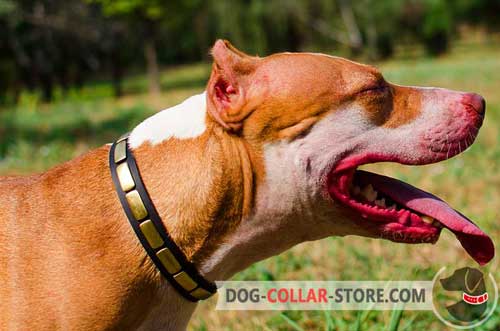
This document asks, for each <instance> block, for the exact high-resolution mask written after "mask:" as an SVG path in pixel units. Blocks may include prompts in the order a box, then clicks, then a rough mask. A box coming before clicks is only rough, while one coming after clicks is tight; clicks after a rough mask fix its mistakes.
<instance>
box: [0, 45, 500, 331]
mask: <svg viewBox="0 0 500 331" xmlns="http://www.w3.org/2000/svg"><path fill="white" fill-rule="evenodd" d="M379 67H380V68H381V70H382V71H383V72H384V74H385V76H386V77H387V79H388V80H390V81H391V82H394V83H398V84H410V85H424V86H440V87H446V88H451V89H457V90H468V91H475V92H478V93H480V94H482V95H483V96H484V97H485V98H486V100H487V116H486V120H485V123H484V125H483V128H482V130H481V131H480V134H479V137H478V138H477V141H476V143H475V144H474V145H473V146H472V147H471V148H470V149H469V150H468V151H466V152H465V153H463V154H461V155H460V156H457V157H455V158H453V159H451V160H448V161H445V162H441V163H439V164H435V165H429V166H423V167H407V166H401V165H394V164H376V165H370V166H367V167H366V168H367V169H371V170H373V171H376V172H378V173H383V174H387V175H390V176H394V177H397V178H400V179H403V180H405V181H408V182H410V183H412V184H414V185H416V186H419V187H421V188H423V189H425V190H428V191H431V192H433V193H436V194H437V195H439V196H441V197H443V198H444V199H445V200H446V201H448V202H449V203H451V204H452V205H453V206H455V207H456V208H457V209H460V210H461V211H463V213H464V214H466V215H468V216H470V217H471V218H472V219H474V220H475V221H476V222H477V223H478V224H479V225H480V226H481V227H482V228H484V229H485V230H486V231H487V232H488V233H489V234H490V235H491V236H492V237H493V239H494V241H496V242H498V240H499V239H500V222H499V216H500V215H499V209H500V147H499V146H500V78H499V76H498V75H499V74H500V47H494V46H490V47H487V48H484V47H483V48H466V47H462V46H461V47H459V48H457V50H456V51H455V52H454V53H453V54H451V55H449V56H446V57H442V58H438V59H432V58H423V59H411V58H410V59H397V60H392V61H388V62H384V63H381V64H379ZM208 74H209V65H207V64H199V65H195V66H183V67H180V68H173V69H169V70H166V71H164V72H163V75H162V86H163V88H164V93H163V94H162V96H161V97H159V98H155V99H153V98H151V97H149V96H148V95H147V94H145V93H144V91H145V90H146V80H145V78H144V77H143V76H137V77H132V78H129V79H127V81H126V82H125V84H124V88H125V91H126V92H127V95H126V96H125V97H123V98H120V99H118V100H115V99H113V98H112V90H111V87H110V85H109V84H108V83H106V82H102V83H99V84H97V85H96V86H89V87H86V88H85V89H84V91H83V92H76V91H74V92H71V93H70V94H69V95H67V96H60V97H59V98H58V100H57V101H56V102H54V103H52V104H40V102H39V100H38V98H37V97H36V96H33V95H24V96H23V98H22V102H21V103H20V104H19V105H18V106H16V107H12V108H9V109H4V110H0V173H1V174H12V173H30V172H37V171H43V170H45V169H47V168H49V167H51V166H53V165H55V164H57V163H60V162H62V161H65V160H68V159H71V158H73V157H75V156H76V155H79V154H81V153H83V152H85V151H86V150H88V149H90V148H93V147H96V146H99V145H102V144H104V143H107V142H110V141H112V140H113V139H114V138H116V137H118V136H120V135H121V134H122V133H124V132H127V131H129V130H130V129H131V128H133V127H134V126H135V125H136V124H137V123H139V122H140V121H141V120H142V119H144V118H146V117H147V116H149V115H151V114H153V113H154V112H155V111H158V110H160V109H162V108H166V107H168V106H170V105H173V104H176V103H178V102H179V101H181V100H183V99H184V98H186V97H187V96H189V95H192V94H194V93H198V92H200V91H201V90H202V89H203V85H204V82H205V81H206V78H207V77H208ZM498 261H499V259H498V258H495V260H494V261H493V262H492V263H491V264H490V265H489V270H491V271H493V273H494V275H495V276H496V278H497V279H500V272H499V268H498V264H499V262H498ZM443 265H452V266H457V267H458V266H464V265H473V262H472V261H471V260H470V258H469V257H468V256H467V255H466V253H464V251H463V249H462V248H461V247H460V245H459V244H458V243H457V242H456V240H455V238H454V237H453V236H452V235H450V234H449V233H448V232H446V233H443V235H442V238H441V240H440V241H439V242H438V243H437V244H436V245H398V244H394V243H391V242H387V241H380V240H371V239H366V238H357V237H347V238H328V239H325V240H322V241H319V242H312V243H305V244H302V245H299V246H297V247H295V248H293V249H292V250H290V251H288V252H285V253H283V254H281V255H280V256H277V257H274V258H271V259H268V260H266V261H262V262H260V263H258V264H256V265H254V266H252V267H251V268H249V269H248V270H246V271H245V272H242V273H240V274H238V275H236V276H235V278H236V279H244V280H268V279H276V280H303V279H315V280H387V279H403V280H413V279H415V280H416V279H418V280H430V279H432V277H433V276H434V274H435V273H436V271H437V270H439V268H440V267H441V266H443ZM215 300H216V299H215V298H212V299H210V300H208V302H206V303H202V304H201V305H200V307H199V308H198V310H197V313H195V315H194V317H193V320H192V324H191V325H190V327H189V329H190V330H193V331H194V330H200V331H201V330H388V329H394V330H396V329H397V330H420V329H424V330H426V331H432V330H446V328H445V327H444V326H443V325H442V324H441V322H439V321H438V320H437V319H436V318H435V317H434V315H433V314H432V312H412V311H403V312H402V313H401V314H399V313H396V312H390V311H388V312H377V311H371V312H368V313H363V312H355V311H353V312H345V311H332V312H322V311H317V312H316V311H307V312H306V311H304V312H301V311H293V312H286V313H280V312H251V311H249V312H241V311H238V312H235V311H229V312H226V311H214V306H215ZM498 329H500V310H499V311H498V312H497V314H496V315H495V316H494V317H493V318H492V319H491V320H490V321H489V322H488V323H487V324H485V325H484V326H483V327H481V328H480V330H498Z"/></svg>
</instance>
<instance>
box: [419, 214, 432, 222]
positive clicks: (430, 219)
mask: <svg viewBox="0 0 500 331" xmlns="http://www.w3.org/2000/svg"><path fill="white" fill-rule="evenodd" d="M421 218H422V220H423V221H424V222H425V223H427V224H433V223H434V219H433V218H432V217H430V216H427V215H423V216H421Z"/></svg>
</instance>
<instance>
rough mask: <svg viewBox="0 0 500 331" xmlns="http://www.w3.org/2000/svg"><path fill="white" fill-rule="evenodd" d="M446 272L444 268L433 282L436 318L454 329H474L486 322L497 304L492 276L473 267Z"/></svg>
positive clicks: (496, 289)
mask: <svg viewBox="0 0 500 331" xmlns="http://www.w3.org/2000/svg"><path fill="white" fill-rule="evenodd" d="M446 269H447V268H446V267H442V268H441V269H440V270H439V271H438V272H437V274H436V275H435V276H434V279H433V288H432V296H433V300H432V308H433V311H434V314H436V316H437V317H438V318H439V319H440V320H441V321H442V322H443V323H444V324H446V325H448V326H450V327H452V328H455V329H471V328H474V327H477V326H479V325H481V324H483V323H484V322H486V321H487V320H488V318H490V316H491V315H492V314H493V312H494V311H495V308H496V305H497V302H498V287H497V284H496V282H495V279H494V278H493V275H492V274H491V273H485V272H483V271H481V270H479V269H477V268H473V267H464V268H460V269H456V270H453V271H452V272H448V271H447V270H446Z"/></svg>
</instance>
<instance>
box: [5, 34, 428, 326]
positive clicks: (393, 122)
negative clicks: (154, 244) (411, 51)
mask: <svg viewBox="0 0 500 331" xmlns="http://www.w3.org/2000/svg"><path fill="white" fill-rule="evenodd" d="M213 55H214V59H215V62H214V67H213V71H212V75H211V78H210V80H209V82H208V86H207V95H208V103H207V105H208V113H209V114H210V116H209V117H207V130H206V132H205V133H203V134H202V135H201V136H199V137H197V138H195V139H186V140H177V139H170V140H167V141H164V142H162V143H160V144H158V145H154V146H152V145H150V144H143V145H141V146H140V147H139V148H137V149H136V150H134V154H135V156H136V159H137V164H138V167H139V169H140V172H141V174H142V177H143V181H144V183H145V186H146V188H147V190H148V191H149V194H150V196H151V198H152V200H153V202H154V204H155V206H156V208H157V209H158V211H159V213H160V216H161V217H162V219H163V221H164V223H165V226H166V228H167V230H168V232H169V233H170V234H171V236H172V237H173V239H174V241H175V242H176V243H177V245H179V247H180V248H181V249H182V250H183V251H184V252H185V254H186V256H187V257H188V259H190V260H192V261H193V262H195V263H196V264H197V265H199V264H201V263H202V262H203V261H204V260H205V259H206V258H207V256H209V255H210V254H211V253H213V252H214V251H215V249H216V248H217V247H218V246H219V245H221V244H222V243H223V242H224V240H225V238H226V237H227V236H228V235H229V234H230V233H231V232H232V231H234V229H235V228H236V227H237V226H238V224H239V223H240V222H242V220H243V219H244V216H245V215H249V214H251V212H252V208H253V199H254V195H255V192H256V190H257V188H258V186H259V185H260V183H262V182H263V181H264V178H265V172H264V165H263V160H262V158H263V155H262V146H263V144H264V143H266V142H271V141H275V140H278V139H289V140H291V139H294V138H295V137H297V136H299V135H301V134H303V133H304V132H306V131H307V130H308V129H310V128H311V127H312V126H313V125H314V124H315V123H316V122H317V121H318V120H319V119H321V118H322V117H323V116H325V114H327V112H329V111H334V110H335V109H337V108H338V107H339V106H340V105H341V104H342V103H343V102H346V101H348V100H353V99H356V101H358V102H360V103H361V104H362V105H364V106H365V108H366V110H367V112H368V113H369V118H370V119H371V120H372V121H373V122H374V123H376V124H378V125H386V126H387V127H397V126H399V125H402V124H404V123H407V122H409V121H411V120H412V119H413V118H415V116H416V115H417V114H418V111H419V107H420V100H419V96H418V95H417V94H416V93H414V92H413V91H412V90H411V89H409V88H403V87H397V86H392V85H388V86H389V88H390V90H389V92H388V93H392V98H391V99H389V100H390V102H388V101H378V97H377V96H373V95H366V94H362V93H360V91H363V90H364V89H366V88H367V87H370V86H373V85H374V84H379V83H380V82H381V76H380V74H379V73H378V71H377V70H376V69H374V68H372V67H369V66H365V65H360V64H356V63H354V62H351V61H347V60H344V59H339V58H333V57H327V56H317V55H316V56H313V55H310V54H278V55H273V56H270V57H266V58H258V57H250V56H247V55H246V54H244V53H242V52H239V51H237V50H235V49H234V47H232V46H230V44H228V43H227V42H223V41H219V42H218V43H216V45H215V47H214V51H213ZM221 82H222V83H221ZM217 84H222V85H221V86H226V85H227V84H232V85H233V87H234V88H235V91H236V93H229V94H230V95H229V96H228V98H229V105H225V106H224V105H222V106H221V104H219V103H218V102H219V101H218V100H217V97H216V94H215V93H214V86H215V85H217ZM108 150H109V148H108V147H101V148H98V149H96V150H94V151H92V152H90V153H88V154H85V155H83V156H81V157H79V158H76V159H74V160H72V161H70V162H67V163H65V164H62V165H60V166H58V167H55V168H53V169H51V170H49V171H48V172H46V173H44V174H41V175H33V176H30V177H23V178H9V179H2V180H0V206H2V213H1V214H0V227H1V229H2V232H1V235H0V251H1V254H0V283H1V284H2V286H0V298H1V300H0V329H3V330H13V329H18V330H54V329H64V330H132V329H135V328H137V327H138V325H140V324H141V322H142V320H143V319H144V318H145V317H146V316H147V313H148V312H150V311H151V310H152V309H153V308H154V307H156V306H157V305H159V302H160V300H161V298H160V297H159V296H160V294H159V293H161V292H160V291H159V288H160V287H161V284H162V283H163V282H164V280H163V279H161V277H160V276H159V275H158V273H157V272H156V271H155V268H154V267H153V265H152V263H151V262H150V260H149V259H148V258H147V256H146V253H145V252H144V250H143V249H142V247H141V246H140V244H139V242H138V240H137V238H136V237H135V235H134V234H133V231H132V229H131V227H130V225H129V224H128V222H127V220H126V218H125V215H124V213H123V211H122V207H121V206H120V203H119V200H118V199H117V195H116V192H115V191H114V189H113V185H112V182H111V177H110V173H109V169H108Z"/></svg>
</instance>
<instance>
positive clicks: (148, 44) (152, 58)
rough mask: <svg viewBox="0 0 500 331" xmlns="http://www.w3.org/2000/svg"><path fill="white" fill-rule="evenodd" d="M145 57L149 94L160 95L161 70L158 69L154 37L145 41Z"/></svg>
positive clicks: (149, 36)
mask: <svg viewBox="0 0 500 331" xmlns="http://www.w3.org/2000/svg"><path fill="white" fill-rule="evenodd" d="M144 57H145V58H146V67H147V71H148V80H149V93H150V94H152V95H159V94H160V70H159V68H158V59H157V56H156V46H155V41H154V36H152V35H148V36H146V39H145V41H144Z"/></svg>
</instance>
